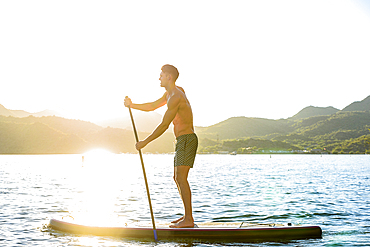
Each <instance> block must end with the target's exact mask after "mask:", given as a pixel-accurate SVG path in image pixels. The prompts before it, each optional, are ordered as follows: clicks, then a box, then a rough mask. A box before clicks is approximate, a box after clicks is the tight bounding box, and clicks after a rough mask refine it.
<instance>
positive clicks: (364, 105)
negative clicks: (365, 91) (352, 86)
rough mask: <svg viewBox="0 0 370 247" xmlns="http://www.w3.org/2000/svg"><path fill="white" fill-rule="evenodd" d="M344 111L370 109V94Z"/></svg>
mask: <svg viewBox="0 0 370 247" xmlns="http://www.w3.org/2000/svg"><path fill="white" fill-rule="evenodd" d="M342 111H370V95H369V96H367V98H365V99H364V100H362V101H355V102H353V103H351V104H350V105H348V106H346V107H345V108H343V110H342Z"/></svg>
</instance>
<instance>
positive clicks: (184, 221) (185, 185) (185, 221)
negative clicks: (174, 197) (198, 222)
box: [170, 166, 194, 228]
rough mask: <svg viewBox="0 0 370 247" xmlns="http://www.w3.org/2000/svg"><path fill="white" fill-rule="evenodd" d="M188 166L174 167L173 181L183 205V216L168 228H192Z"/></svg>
mask: <svg viewBox="0 0 370 247" xmlns="http://www.w3.org/2000/svg"><path fill="white" fill-rule="evenodd" d="M189 170H190V166H176V167H175V172H174V173H175V174H174V179H175V182H176V185H177V188H178V190H179V193H180V196H181V199H182V202H183V204H184V209H185V214H184V216H183V217H182V218H180V219H179V220H177V221H174V223H176V224H174V225H171V226H170V227H174V228H180V227H194V219H193V211H192V206H191V190H190V186H189V182H188V174H189Z"/></svg>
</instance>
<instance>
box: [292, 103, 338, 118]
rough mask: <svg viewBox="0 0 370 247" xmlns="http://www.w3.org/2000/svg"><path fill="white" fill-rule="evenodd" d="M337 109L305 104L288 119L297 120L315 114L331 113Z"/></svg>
mask: <svg viewBox="0 0 370 247" xmlns="http://www.w3.org/2000/svg"><path fill="white" fill-rule="evenodd" d="M338 111H339V109H337V108H334V107H332V106H329V107H315V106H307V107H305V108H303V109H302V110H301V111H299V112H298V113H297V114H295V115H294V116H293V117H291V118H290V119H292V120H298V119H303V118H309V117H315V116H325V115H332V114H335V113H337V112H338Z"/></svg>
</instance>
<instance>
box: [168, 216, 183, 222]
mask: <svg viewBox="0 0 370 247" xmlns="http://www.w3.org/2000/svg"><path fill="white" fill-rule="evenodd" d="M183 219H184V216H181V218H180V219H177V220H174V221H171V223H179V222H180V221H181V220H183Z"/></svg>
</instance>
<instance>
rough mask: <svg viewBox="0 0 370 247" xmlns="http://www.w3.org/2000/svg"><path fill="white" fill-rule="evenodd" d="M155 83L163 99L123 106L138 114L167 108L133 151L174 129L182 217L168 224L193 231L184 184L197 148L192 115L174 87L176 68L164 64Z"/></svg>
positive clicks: (127, 101) (181, 92)
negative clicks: (171, 126) (159, 83)
mask: <svg viewBox="0 0 370 247" xmlns="http://www.w3.org/2000/svg"><path fill="white" fill-rule="evenodd" d="M161 70H162V72H161V74H160V77H159V80H160V81H161V87H164V88H165V89H166V92H165V93H164V95H163V96H162V97H161V98H160V99H158V100H156V101H154V102H151V103H145V104H133V103H132V101H131V99H130V98H128V97H126V98H125V106H126V107H128V106H130V107H131V108H133V109H137V110H142V111H153V110H155V109H157V108H159V107H161V106H164V105H165V104H167V111H166V113H165V114H164V116H163V119H162V122H161V123H160V124H159V125H158V126H157V128H156V129H155V130H154V131H153V133H152V134H150V135H149V136H148V137H147V138H146V139H145V140H143V141H139V142H138V143H136V149H137V150H140V149H142V148H144V147H145V146H146V145H148V143H150V142H151V141H153V140H155V139H156V138H158V137H159V136H161V135H162V134H163V133H164V132H165V131H166V130H167V129H168V127H169V126H170V124H171V122H172V123H173V125H174V134H175V136H176V141H177V143H176V154H175V160H174V167H175V168H174V177H173V178H174V180H175V182H176V185H177V188H178V191H179V193H180V196H181V199H182V201H183V204H184V209H185V214H184V216H183V217H181V218H180V219H178V220H175V221H172V222H171V223H174V224H173V225H170V227H172V228H186V227H194V219H193V213H192V206H191V190H190V186H189V183H188V174H189V170H190V168H192V167H193V164H194V159H195V154H196V152H197V148H198V138H197V136H196V134H195V133H194V127H193V113H192V109H191V106H190V103H189V101H188V99H187V98H186V95H185V91H184V89H182V88H181V87H178V86H176V85H175V82H176V80H177V78H178V76H179V72H178V70H177V68H176V67H174V66H172V65H169V64H166V65H164V66H163V67H162V69H161Z"/></svg>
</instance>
